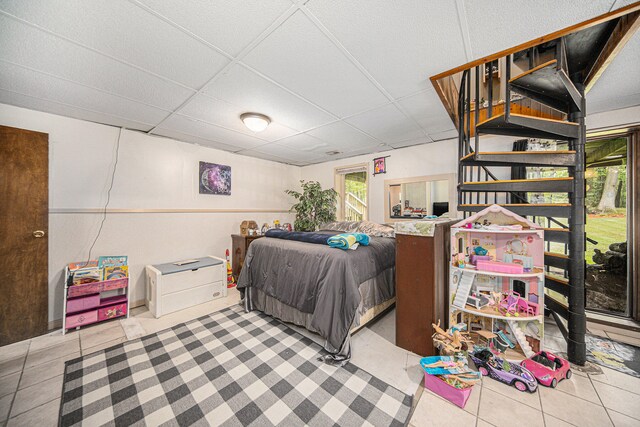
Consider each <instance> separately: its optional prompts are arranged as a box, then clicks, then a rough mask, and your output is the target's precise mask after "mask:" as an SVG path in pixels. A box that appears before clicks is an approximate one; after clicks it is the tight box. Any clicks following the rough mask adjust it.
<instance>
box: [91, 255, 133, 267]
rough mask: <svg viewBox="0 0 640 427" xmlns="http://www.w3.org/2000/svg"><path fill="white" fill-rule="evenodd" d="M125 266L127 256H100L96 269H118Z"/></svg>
mask: <svg viewBox="0 0 640 427" xmlns="http://www.w3.org/2000/svg"><path fill="white" fill-rule="evenodd" d="M123 265H127V256H126V255H124V256H122V255H118V256H113V255H112V256H101V257H98V267H100V268H102V267H120V266H123Z"/></svg>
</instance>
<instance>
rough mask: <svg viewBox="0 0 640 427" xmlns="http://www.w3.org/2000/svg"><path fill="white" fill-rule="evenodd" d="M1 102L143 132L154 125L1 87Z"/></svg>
mask: <svg viewBox="0 0 640 427" xmlns="http://www.w3.org/2000/svg"><path fill="white" fill-rule="evenodd" d="M0 103H2V104H9V105H15V106H16V107H22V108H28V109H30V110H35V111H43V112H45V113H51V114H57V115H60V116H66V117H72V118H74V119H80V120H86V121H89V122H95V123H102V124H106V125H111V126H118V127H125V128H127V129H135V130H140V131H143V132H146V131H148V130H149V129H151V127H152V126H150V125H148V124H145V123H139V122H136V121H133V120H129V119H126V118H122V117H116V116H111V115H109V114H106V113H96V112H95V111H89V110H83V109H81V108H78V107H74V106H71V105H65V104H60V103H58V102H53V101H48V100H46V99H42V98H34V97H31V96H27V95H23V94H20V93H16V92H9V91H7V90H4V89H0Z"/></svg>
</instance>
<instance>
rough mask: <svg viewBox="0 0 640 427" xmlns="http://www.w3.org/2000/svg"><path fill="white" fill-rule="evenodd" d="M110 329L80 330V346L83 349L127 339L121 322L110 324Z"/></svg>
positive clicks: (89, 328)
mask: <svg viewBox="0 0 640 427" xmlns="http://www.w3.org/2000/svg"><path fill="white" fill-rule="evenodd" d="M109 325H111V327H110V328H106V329H102V328H101V329H92V328H91V327H88V328H86V329H83V330H80V346H81V347H82V349H83V350H84V349H87V348H91V347H95V346H97V345H100V344H102V343H105V342H108V341H113V340H115V339H118V338H123V337H125V334H124V329H122V326H121V325H120V322H109Z"/></svg>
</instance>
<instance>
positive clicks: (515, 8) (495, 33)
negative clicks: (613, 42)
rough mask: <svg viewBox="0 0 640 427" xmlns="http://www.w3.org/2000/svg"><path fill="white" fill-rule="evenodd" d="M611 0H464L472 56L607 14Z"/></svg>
mask: <svg viewBox="0 0 640 427" xmlns="http://www.w3.org/2000/svg"><path fill="white" fill-rule="evenodd" d="M613 3H614V0H589V1H584V0H538V1H536V2H535V3H533V2H531V0H494V1H491V2H483V1H478V0H464V5H465V10H466V15H467V22H468V23H469V36H470V39H471V48H472V52H473V56H474V59H475V58H480V57H483V56H486V55H491V54H492V53H495V52H499V51H501V50H503V49H507V48H510V47H512V46H516V45H518V44H520V43H524V42H526V41H529V40H531V39H534V38H536V37H540V36H544V35H545V34H549V33H552V32H554V31H556V30H560V29H562V28H565V27H568V26H570V25H573V24H577V23H579V22H582V21H584V20H587V19H589V18H592V17H594V16H597V15H600V14H603V13H606V12H608V11H609V9H610V8H611V6H612V5H613ZM460 65H461V64H460Z"/></svg>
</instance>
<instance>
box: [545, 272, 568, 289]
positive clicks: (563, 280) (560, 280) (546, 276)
mask: <svg viewBox="0 0 640 427" xmlns="http://www.w3.org/2000/svg"><path fill="white" fill-rule="evenodd" d="M544 278H545V280H553V281H554V282H559V283H562V284H564V285H567V286H569V280H567V279H565V278H564V277H557V276H551V275H549V274H545V275H544Z"/></svg>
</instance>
